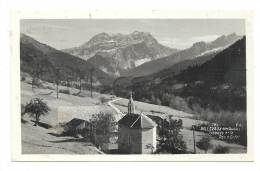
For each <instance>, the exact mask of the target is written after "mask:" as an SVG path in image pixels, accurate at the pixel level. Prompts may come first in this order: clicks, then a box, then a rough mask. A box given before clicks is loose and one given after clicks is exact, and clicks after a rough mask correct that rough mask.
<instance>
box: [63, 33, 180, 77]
mask: <svg viewBox="0 0 260 171" xmlns="http://www.w3.org/2000/svg"><path fill="white" fill-rule="evenodd" d="M63 51H64V52H66V53H69V54H71V55H74V56H78V57H80V58H81V59H84V60H86V61H88V62H90V63H92V64H94V65H95V66H97V67H98V68H100V69H101V70H102V71H104V72H106V73H108V74H110V75H115V76H120V75H121V74H122V72H123V71H127V70H129V69H132V68H135V67H137V66H139V65H141V64H143V63H145V62H148V61H152V60H155V59H160V58H162V57H165V56H168V55H170V54H173V53H175V52H177V49H173V48H169V47H166V46H163V45H161V44H160V43H159V42H158V41H157V40H156V39H155V38H154V37H153V36H152V35H151V34H150V33H148V32H140V31H134V32H132V33H130V34H121V33H119V34H111V35H110V34H108V33H100V34H97V35H95V36H94V37H92V38H91V39H90V40H89V41H87V42H86V43H84V44H82V45H81V46H79V47H75V48H70V49H64V50H63Z"/></svg>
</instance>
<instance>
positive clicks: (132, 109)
mask: <svg viewBox="0 0 260 171" xmlns="http://www.w3.org/2000/svg"><path fill="white" fill-rule="evenodd" d="M132 113H135V104H134V100H133V97H132V92H130V97H129V102H128V114H132Z"/></svg>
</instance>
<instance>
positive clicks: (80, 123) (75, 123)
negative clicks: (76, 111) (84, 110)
mask: <svg viewBox="0 0 260 171" xmlns="http://www.w3.org/2000/svg"><path fill="white" fill-rule="evenodd" d="M86 127H94V125H93V124H92V123H90V122H88V121H86V120H83V119H78V118H74V119H72V120H71V121H69V122H68V123H66V125H65V128H64V129H65V132H67V131H75V130H83V129H85V128H86Z"/></svg>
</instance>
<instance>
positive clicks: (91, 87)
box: [89, 67, 95, 97]
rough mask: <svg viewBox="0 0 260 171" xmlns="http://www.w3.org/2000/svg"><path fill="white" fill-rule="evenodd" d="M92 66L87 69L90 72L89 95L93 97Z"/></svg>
mask: <svg viewBox="0 0 260 171" xmlns="http://www.w3.org/2000/svg"><path fill="white" fill-rule="evenodd" d="M94 71H95V69H94V67H92V68H91V69H90V70H89V73H90V96H91V97H93V93H92V92H93V74H94Z"/></svg>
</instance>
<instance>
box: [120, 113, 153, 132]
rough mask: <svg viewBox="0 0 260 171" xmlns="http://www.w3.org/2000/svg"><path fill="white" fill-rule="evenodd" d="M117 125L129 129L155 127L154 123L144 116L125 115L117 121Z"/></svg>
mask: <svg viewBox="0 0 260 171" xmlns="http://www.w3.org/2000/svg"><path fill="white" fill-rule="evenodd" d="M118 123H119V125H124V126H126V127H129V128H136V129H150V128H153V127H155V126H156V123H155V122H154V121H153V120H152V119H151V118H149V117H148V116H146V115H144V114H134V113H132V114H126V115H125V116H124V117H123V118H122V119H120V120H119V121H118Z"/></svg>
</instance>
